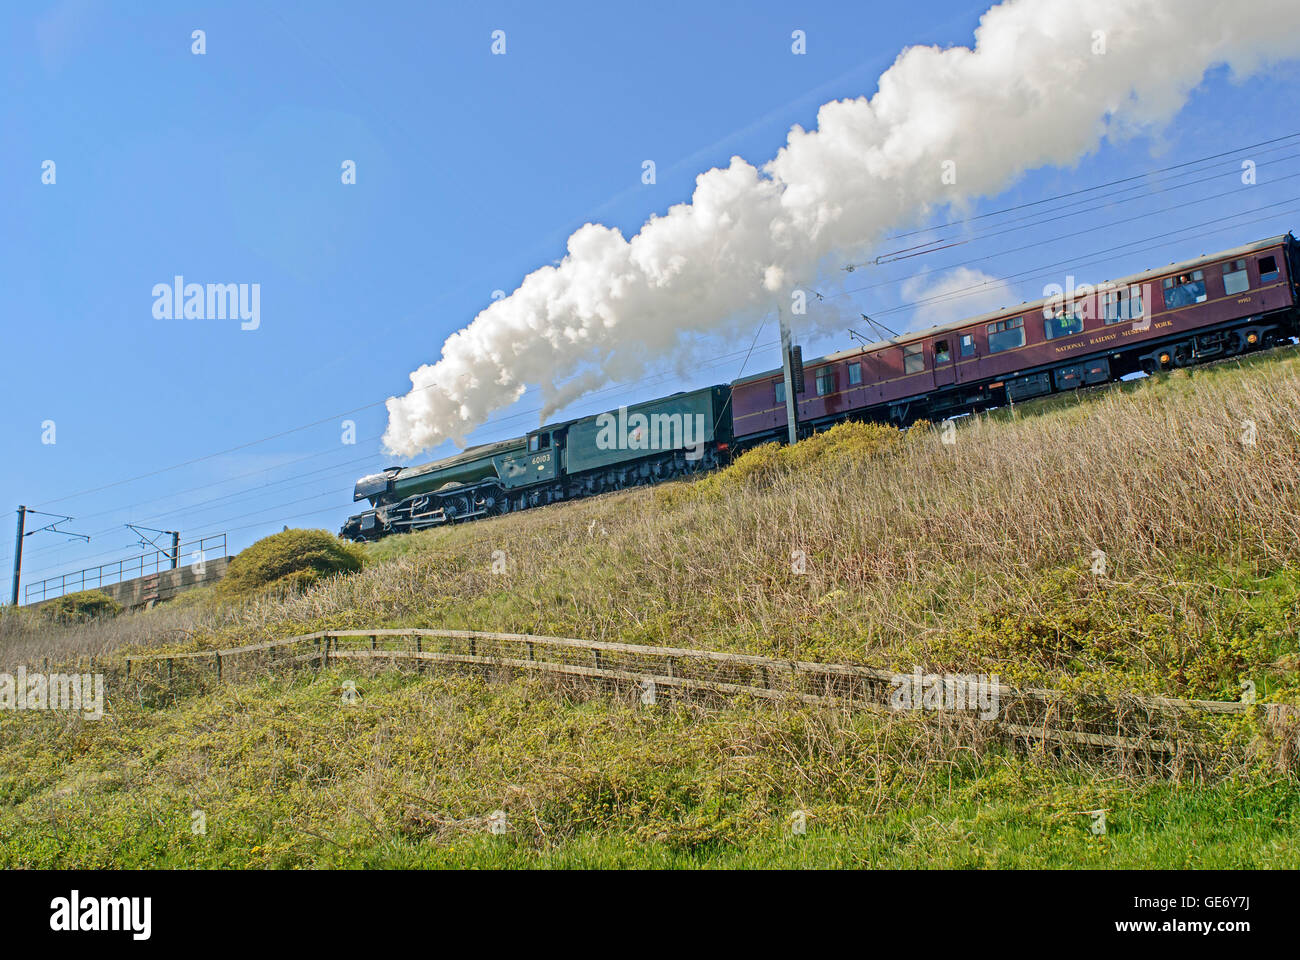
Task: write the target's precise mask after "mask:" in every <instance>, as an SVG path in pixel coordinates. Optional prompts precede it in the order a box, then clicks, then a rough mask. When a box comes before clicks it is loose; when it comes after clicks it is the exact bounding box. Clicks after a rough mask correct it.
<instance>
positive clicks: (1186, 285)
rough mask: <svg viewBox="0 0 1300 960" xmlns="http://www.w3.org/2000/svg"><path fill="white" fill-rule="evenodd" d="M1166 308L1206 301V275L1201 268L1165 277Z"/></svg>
mask: <svg viewBox="0 0 1300 960" xmlns="http://www.w3.org/2000/svg"><path fill="white" fill-rule="evenodd" d="M1164 289H1165V309H1166V310H1174V309H1176V308H1178V307H1190V306H1191V305H1192V304H1194V303H1204V302H1205V299H1206V297H1205V275H1204V274H1203V273H1202V272H1201V271H1200V270H1193V271H1192V272H1191V273H1181V274H1179V275H1178V276H1177V278H1175V277H1165V279H1164Z"/></svg>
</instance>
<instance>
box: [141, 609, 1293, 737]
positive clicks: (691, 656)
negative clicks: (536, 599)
mask: <svg viewBox="0 0 1300 960" xmlns="http://www.w3.org/2000/svg"><path fill="white" fill-rule="evenodd" d="M249 660H252V661H253V662H254V665H255V666H261V667H278V666H301V665H304V664H316V665H317V666H318V667H325V666H328V664H329V663H330V662H332V661H354V662H370V663H374V662H377V661H385V662H390V663H391V662H399V661H407V662H410V663H412V664H414V665H416V666H417V667H420V668H426V667H427V668H430V669H433V668H437V667H438V666H442V667H444V668H447V669H466V668H469V669H478V670H483V669H486V670H500V671H509V672H512V673H534V674H541V675H549V676H553V677H566V678H570V679H572V680H574V681H577V682H584V683H600V684H605V685H610V684H612V685H614V686H616V687H617V686H623V687H636V688H639V689H641V690H642V691H645V690H647V689H649V690H654V691H655V692H656V695H657V694H658V692H660V691H662V693H663V694H664V695H665V696H671V695H679V696H688V695H689V696H707V697H720V698H735V697H742V696H747V697H754V698H758V699H764V700H785V701H790V702H795V703H802V704H809V705H823V706H835V705H838V706H847V707H850V708H853V709H869V710H878V711H891V710H892V709H893V708H892V707H891V705H890V693H891V691H893V690H895V689H896V688H897V687H898V685H899V684H901V683H906V682H908V681H909V680H910V679H911V678H913V676H914V675H912V674H900V673H895V672H893V671H890V670H881V669H878V668H874V667H867V666H862V665H858V664H839V663H818V662H811V661H802V660H782V659H777V658H773V657H762V656H756V655H752V654H736V653H722V652H718V651H712V650H700V649H693V648H687V647H652V646H640V645H637V644H626V643H610V642H604V641H593V640H577V639H572V638H567V637H550V636H542V635H537V634H515V633H490V632H483V631H474V630H434V629H414V628H405V629H374V630H326V631H319V632H316V633H309V634H304V635H302V636H296V637H288V638H285V639H281V640H271V641H267V642H265V643H255V644H248V645H246V646H242V647H232V648H227V649H224V650H203V651H194V652H189V653H175V654H158V655H151V656H141V657H128V658H127V664H126V670H127V676H128V677H130V676H132V674H133V673H134V675H135V676H136V677H137V679H143V678H144V670H145V669H146V668H147V666H148V665H150V664H154V665H165V667H166V671H167V678H168V680H169V681H170V680H172V679H174V678H175V676H176V669H177V667H178V666H182V667H183V666H185V665H187V664H188V665H193V666H195V667H197V668H198V669H199V670H201V671H208V670H211V671H213V672H214V673H215V676H216V677H217V678H218V679H222V678H225V679H229V678H230V677H231V676H233V675H235V674H236V672H237V671H238V670H239V669H241V664H244V663H245V662H246V661H249ZM209 675H212V674H209ZM973 689H974V690H975V692H976V693H978V694H979V695H980V696H982V697H983V698H985V702H988V701H989V699H990V698H992V701H993V702H995V703H996V704H997V708H996V716H995V717H994V718H992V719H990V718H984V719H983V720H981V719H980V718H979V717H978V716H977V715H973V714H972V715H970V719H972V720H973V721H974V722H975V723H977V724H984V725H985V726H987V728H989V729H991V730H993V731H995V732H996V733H998V734H1000V735H1002V736H1005V737H1009V738H1012V739H1015V740H1023V741H1036V742H1049V743H1056V744H1071V745H1075V746H1088V747H1094V748H1105V749H1108V750H1118V751H1124V752H1127V753H1145V754H1153V753H1154V754H1162V755H1167V756H1192V755H1196V754H1198V752H1200V750H1201V748H1200V747H1199V746H1198V745H1197V743H1196V742H1195V741H1196V739H1197V738H1196V725H1197V721H1198V719H1203V718H1205V717H1207V716H1210V715H1231V714H1235V715H1245V714H1249V713H1250V712H1251V711H1252V710H1255V709H1256V707H1255V706H1254V705H1252V704H1248V703H1241V702H1235V701H1217V700H1190V699H1180V698H1170V697H1136V696H1134V697H1120V698H1111V697H1099V696H1093V697H1080V696H1077V695H1073V694H1067V693H1066V692H1064V691H1060V690H1051V689H1033V688H1030V689H1024V688H1020V689H1017V688H1012V687H1009V686H1007V685H1005V684H992V683H987V682H984V683H976V684H975V685H974V688H973ZM1260 709H1261V710H1262V713H1263V715H1264V716H1265V718H1266V719H1267V721H1268V723H1269V724H1275V723H1278V722H1280V721H1283V720H1284V719H1287V718H1296V717H1300V708H1296V707H1289V706H1285V705H1281V704H1265V705H1261V708H1260Z"/></svg>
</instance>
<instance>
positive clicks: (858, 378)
mask: <svg viewBox="0 0 1300 960" xmlns="http://www.w3.org/2000/svg"><path fill="white" fill-rule="evenodd" d="M861 382H862V364H860V363H850V364H849V386H851V387H855V386H857V385H858V384H859V383H861Z"/></svg>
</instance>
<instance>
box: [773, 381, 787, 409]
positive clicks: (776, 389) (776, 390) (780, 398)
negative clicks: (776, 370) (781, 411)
mask: <svg viewBox="0 0 1300 960" xmlns="http://www.w3.org/2000/svg"><path fill="white" fill-rule="evenodd" d="M772 387H773V390H772V393H773V395H774V396H775V397H776V402H777V404H778V405H779V404H782V403H785V381H784V380H777V381H776V382H775V383H773V384H772Z"/></svg>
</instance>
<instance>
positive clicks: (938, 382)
mask: <svg viewBox="0 0 1300 960" xmlns="http://www.w3.org/2000/svg"><path fill="white" fill-rule="evenodd" d="M953 342H954V341H953V340H952V338H950V337H942V338H940V339H938V340H936V341H934V346H933V348H932V349H933V350H934V385H935V386H936V387H950V386H952V383H953V367H954V364H953V362H952V354H953V350H952V346H953Z"/></svg>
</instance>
